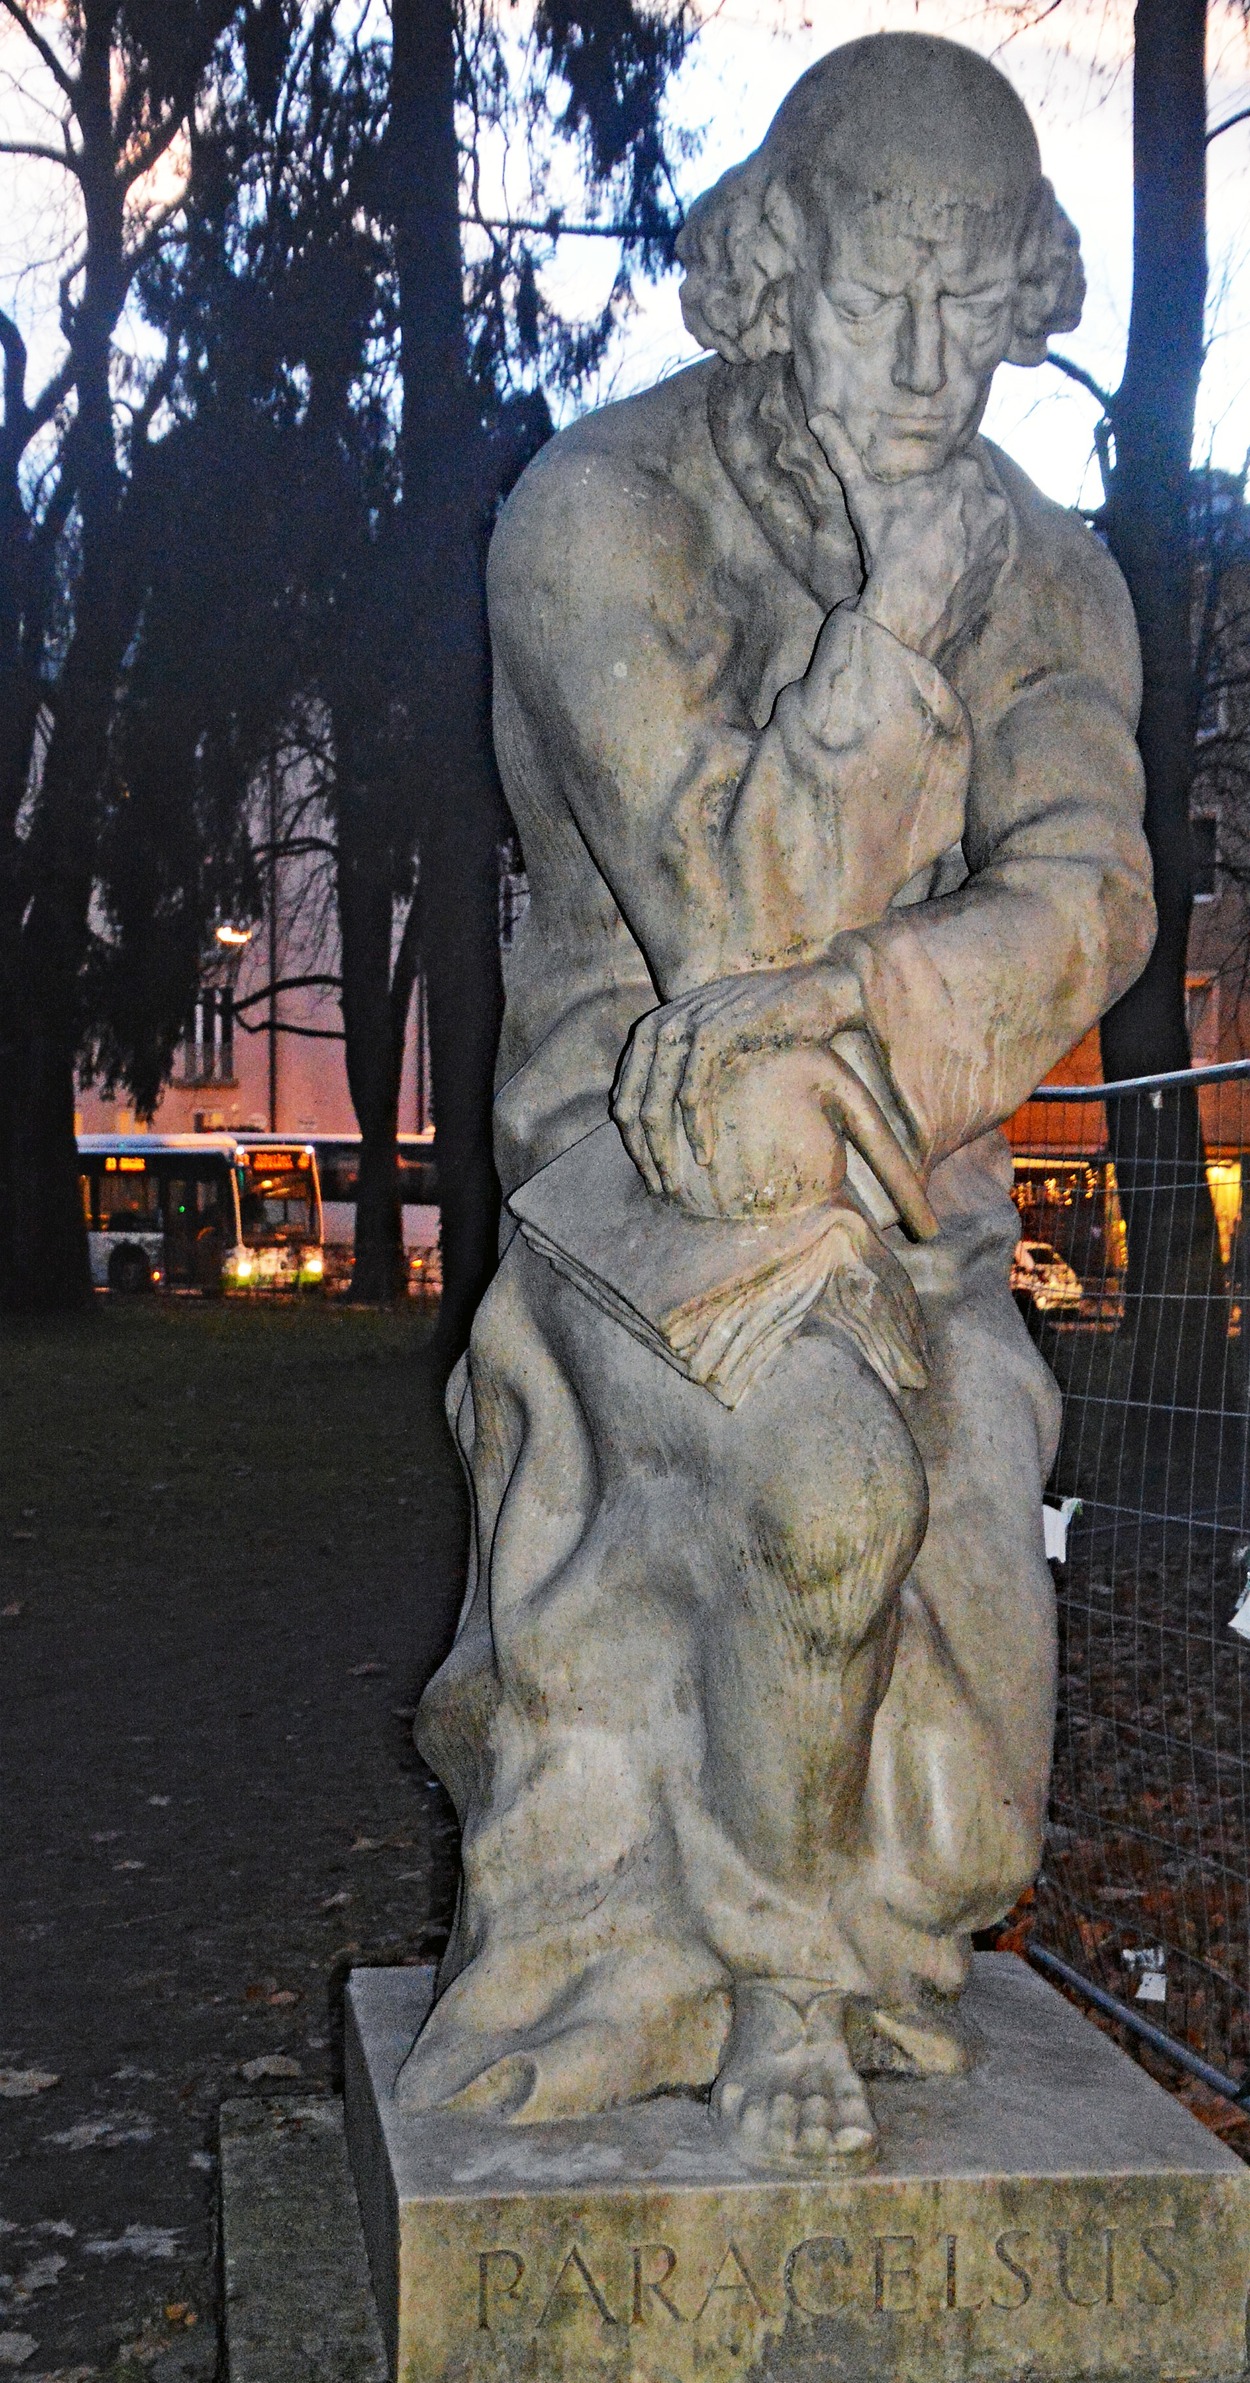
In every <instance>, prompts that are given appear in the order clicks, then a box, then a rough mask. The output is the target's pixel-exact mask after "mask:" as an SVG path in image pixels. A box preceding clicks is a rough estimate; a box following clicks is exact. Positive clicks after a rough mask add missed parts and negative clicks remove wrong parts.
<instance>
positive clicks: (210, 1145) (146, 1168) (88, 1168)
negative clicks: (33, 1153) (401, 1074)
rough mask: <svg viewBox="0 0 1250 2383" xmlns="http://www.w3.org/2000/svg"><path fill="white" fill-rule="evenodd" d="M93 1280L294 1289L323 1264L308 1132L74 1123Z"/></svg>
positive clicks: (128, 1287) (139, 1286)
mask: <svg viewBox="0 0 1250 2383" xmlns="http://www.w3.org/2000/svg"><path fill="white" fill-rule="evenodd" d="M78 1157H79V1169H80V1178H81V1184H82V1201H83V1215H84V1219H85V1221H86V1226H87V1240H88V1246H89V1248H90V1252H91V1279H92V1282H93V1283H94V1284H95V1286H96V1288H97V1289H98V1290H109V1291H147V1290H153V1289H164V1290H171V1291H172V1290H181V1291H294V1290H300V1289H303V1288H306V1287H309V1286H319V1285H320V1283H321V1279H322V1275H323V1271H324V1256H323V1249H322V1242H323V1231H322V1218H321V1188H320V1184H319V1181H318V1175H317V1154H316V1151H315V1150H314V1149H313V1147H312V1145H311V1143H308V1142H303V1141H291V1142H281V1143H277V1142H275V1143H267V1144H266V1145H265V1147H264V1148H254V1147H249V1146H248V1145H247V1144H245V1143H244V1142H242V1141H241V1140H239V1139H238V1137H237V1136H236V1135H234V1134H80V1135H79V1137H78Z"/></svg>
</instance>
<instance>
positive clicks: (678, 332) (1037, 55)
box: [560, 0, 1250, 504]
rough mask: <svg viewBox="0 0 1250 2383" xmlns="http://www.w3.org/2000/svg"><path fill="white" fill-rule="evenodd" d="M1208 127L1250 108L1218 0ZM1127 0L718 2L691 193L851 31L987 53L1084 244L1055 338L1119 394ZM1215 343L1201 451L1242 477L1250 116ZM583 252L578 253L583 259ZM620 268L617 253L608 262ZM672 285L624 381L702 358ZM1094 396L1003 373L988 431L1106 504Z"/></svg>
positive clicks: (1219, 145) (748, 143)
mask: <svg viewBox="0 0 1250 2383" xmlns="http://www.w3.org/2000/svg"><path fill="white" fill-rule="evenodd" d="M1211 19H1212V30H1211V40H1210V46H1209V72H1210V121H1211V122H1212V123H1219V122H1222V120H1223V119H1224V117H1225V116H1227V115H1231V114H1232V113H1233V112H1234V111H1235V109H1237V108H1238V107H1242V106H1245V105H1247V104H1250V42H1248V41H1247V37H1246V34H1245V32H1244V31H1243V29H1242V25H1241V21H1240V17H1239V15H1238V13H1237V12H1236V10H1234V9H1232V8H1229V7H1228V6H1227V5H1226V4H1225V0H1212V9H1211ZM1131 22H1132V8H1131V0H1058V5H1057V6H1051V7H1048V6H1047V5H1046V0H1015V4H1013V0H991V4H990V5H988V6H987V5H984V4H982V0H723V5H722V6H721V7H719V8H717V9H716V10H715V12H714V13H713V12H711V11H709V12H708V14H707V16H706V21H705V25H704V30H703V33H702V35H701V37H700V41H699V43H698V45H697V51H696V54H695V57H694V59H693V61H692V62H691V64H690V65H689V66H688V67H687V69H686V71H685V74H684V76H683V81H682V87H681V88H680V89H679V91H678V93H677V95H676V111H675V112H677V113H679V114H680V117H681V119H682V120H683V121H684V122H686V123H690V124H700V125H702V126H704V127H705V133H704V141H703V147H702V151H701V153H700V155H699V157H698V159H697V160H696V161H695V162H694V163H693V164H692V165H691V166H688V167H687V168H686V178H687V179H686V187H685V188H684V190H683V197H687V198H688V197H692V196H693V195H694V194H695V192H696V191H698V190H700V189H702V188H704V187H705V186H706V185H707V184H708V183H709V182H711V181H714V180H715V178H716V176H717V175H718V174H719V173H720V172H721V171H722V170H723V169H724V167H725V166H727V165H729V164H731V163H732V162H733V161H734V160H735V159H736V158H738V157H742V156H744V155H745V154H746V153H747V151H748V150H750V149H753V148H754V147H755V146H756V144H757V142H758V141H759V140H760V139H761V138H762V136H763V134H764V132H765V130H766V129H767V126H768V123H769V120H770V118H771V116H772V114H773V112H774V110H775V108H776V107H777V105H778V103H779V102H780V100H781V99H782V97H783V96H784V94H785V92H786V91H787V90H788V89H789V87H790V85H791V83H793V82H794V81H795V80H796V78H797V77H798V76H799V75H800V74H801V73H802V71H803V69H804V68H805V67H806V66H808V65H809V64H810V63H811V61H812V60H813V59H814V58H817V57H819V56H820V55H821V54H822V52H823V51H825V50H829V49H832V48H834V47H835V46H836V44H837V43H838V42H840V41H849V40H852V39H853V38H854V37H855V36H856V35H857V34H860V33H870V32H879V31H899V32H901V31H906V30H918V31H921V32H933V33H943V34H946V35H947V36H948V37H950V38H952V39H954V40H959V41H966V42H967V43H968V44H969V46H970V47H971V48H974V49H977V50H980V51H982V52H983V53H984V54H985V55H986V56H989V57H992V58H993V59H994V60H995V62H996V63H997V64H998V65H999V66H1001V68H1002V69H1003V71H1004V72H1005V73H1006V74H1007V75H1008V76H1009V77H1010V78H1011V80H1012V81H1013V82H1014V83H1015V85H1016V88H1017V89H1018V90H1019V92H1020V94H1021V96H1022V98H1023V99H1024V100H1025V102H1026V104H1027V105H1028V107H1029V109H1030V112H1031V114H1032V116H1033V119H1034V122H1035V124H1036V126H1037V130H1038V135H1039V139H1040V142H1041V150H1042V161H1043V164H1044V167H1045V170H1046V172H1047V173H1048V174H1049V175H1050V178H1051V180H1052V182H1053V183H1054V185H1055V189H1056V191H1057V193H1058V196H1059V199H1060V201H1061V203H1062V205H1063V206H1064V207H1065V208H1066V209H1067V212H1068V214H1069V215H1070V216H1071V217H1072V219H1073V221H1074V222H1075V223H1076V225H1077V228H1078V230H1079V231H1080V234H1081V240H1082V248H1083V253H1084V258H1085V269H1086V273H1087V275H1088V279H1089V298H1088V301H1087V304H1086V312H1085V319H1084V321H1083V323H1082V325H1081V327H1080V329H1079V331H1077V332H1075V333H1073V334H1072V335H1071V337H1069V338H1068V339H1066V340H1062V341H1060V342H1058V343H1057V344H1058V345H1059V346H1060V347H1061V348H1062V349H1063V350H1064V351H1065V353H1067V354H1069V355H1071V356H1072V357H1074V358H1075V359H1076V360H1077V361H1078V362H1079V363H1081V364H1084V365H1085V366H1086V368H1087V369H1088V370H1089V371H1091V372H1092V373H1093V374H1094V376H1095V378H1096V379H1098V380H1099V381H1100V382H1101V383H1102V384H1103V386H1111V387H1114V385H1115V383H1116V381H1117V379H1118V377H1119V373H1120V368H1121V365H1122V362H1123V352H1124V338H1125V333H1126V330H1127V327H1128V307H1129V292H1130V263H1131V249H1130V242H1131V227H1132V218H1131V204H1132V189H1131V147H1130V141H1131V108H1130V102H1131V93H1130V67H1129V63H1128V62H1129V57H1130V51H1131V40H1130V33H1131ZM1210 161H1211V207H1210V253H1211V306H1210V337H1211V351H1210V358H1209V362H1208V365H1207V371H1206V376H1205V380H1204V386H1203V394H1202V405H1201V414H1200V425H1199V441H1198V445H1199V452H1201V453H1207V452H1210V453H1211V454H1212V456H1213V457H1214V460H1215V461H1216V462H1218V463H1221V464H1224V465H1226V466H1229V467H1230V468H1232V469H1235V470H1239V469H1240V468H1241V466H1242V464H1243V462H1244V461H1245V457H1246V452H1247V449H1248V448H1250V123H1247V124H1243V125H1238V126H1237V127H1236V128H1235V129H1234V130H1233V131H1230V132H1228V133H1226V134H1224V135H1223V136H1222V138H1220V139H1219V140H1217V141H1216V142H1214V143H1213V144H1212V147H1211V150H1210ZM592 247H593V248H595V249H598V248H599V247H600V244H599V243H598V242H594V243H591V242H587V241H573V240H569V241H566V242H564V243H563V252H564V253H563V255H562V257H561V261H560V274H561V278H562V279H563V277H564V275H565V274H567V275H568V279H569V283H570V285H572V286H584V287H586V288H589V287H591V286H592V285H593V284H594V283H595V282H596V281H602V283H603V284H604V285H606V281H607V280H608V279H610V274H611V264H610V262H609V258H608V257H606V256H604V255H602V254H600V255H599V256H598V257H596V258H593V259H592V258H588V257H587V255H586V253H585V252H586V251H587V250H588V249H590V248H592ZM574 251H579V252H580V253H579V254H576V255H574V254H573V252H574ZM613 261H614V256H613ZM694 352H695V350H694V346H693V342H692V341H691V340H690V339H689V338H688V336H687V334H686V332H685V330H684V329H683V326H682V323H681V315H680V310H679V308H678V304H677V282H676V278H675V277H674V278H673V279H671V280H670V281H668V282H667V283H665V284H664V285H662V286H661V288H660V289H658V290H656V291H655V292H653V293H649V294H648V297H647V299H646V302H645V304H644V306H643V307H642V309H641V310H640V312H639V314H638V316H637V317H636V318H635V320H634V322H633V323H632V325H631V327H630V330H629V332H628V334H627V336H626V338H625V340H624V341H623V343H622V347H621V350H620V353H619V355H618V356H617V358H616V359H615V367H616V370H615V388H616V390H617V392H618V393H620V394H624V393H625V391H627V390H628V389H630V388H636V387H638V386H640V385H641V384H642V383H644V382H646V381H648V380H653V379H656V378H657V377H658V376H659V375H660V373H662V372H663V371H665V370H666V369H671V368H672V367H673V366H674V365H675V364H676V363H678V362H684V361H686V360H688V359H689V358H691V357H692V356H693V354H694ZM1095 415H1096V407H1095V405H1094V403H1093V401H1092V400H1091V399H1090V398H1089V397H1087V396H1086V395H1085V394H1084V392H1083V391H1081V390H1078V389H1076V388H1075V387H1074V386H1073V385H1072V384H1071V383H1070V382H1066V381H1064V380H1063V379H1062V378H1061V376H1060V375H1059V374H1058V373H1057V372H1055V371H1054V370H1053V369H1049V368H1047V367H1045V366H1043V367H1041V368H1040V369H1038V370H1036V371H1024V370H1017V369H1015V368H1012V367H1010V366H1007V367H1004V368H1003V370H1002V371H1001V372H1000V374H999V376H998V381H997V383H996V386H995V392H994V396H993V398H992V399H991V407H990V414H989V416H988V417H987V422H986V428H987V430H988V431H989V432H990V434H991V436H993V437H995V438H997V439H998V440H999V441H1000V442H1001V444H1002V445H1004V446H1005V447H1007V448H1008V449H1009V450H1010V452H1011V453H1012V454H1013V455H1014V456H1015V457H1016V458H1017V460H1018V461H1019V462H1020V463H1022V464H1023V465H1024V467H1025V469H1026V470H1027V471H1029V472H1030V473H1031V474H1032V476H1033V478H1034V479H1035V480H1037V481H1038V482H1039V483H1040V484H1041V486H1042V487H1044V488H1045V489H1046V490H1047V491H1048V493H1049V494H1051V495H1052V496H1054V497H1056V498H1058V499H1059V500H1060V501H1062V502H1064V503H1066V504H1073V503H1075V502H1077V501H1078V500H1079V499H1084V500H1085V501H1088V502H1096V501H1097V497H1098V480H1097V469H1096V466H1095V464H1094V462H1093V459H1092V429H1093V423H1094V419H1095Z"/></svg>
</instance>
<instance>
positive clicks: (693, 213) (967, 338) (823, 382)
mask: <svg viewBox="0 0 1250 2383" xmlns="http://www.w3.org/2000/svg"><path fill="white" fill-rule="evenodd" d="M677 247H678V254H679V256H680V258H681V261H682V263H683V264H684V266H685V268H686V279H685V283H684V286H683V289H682V311H683V313H684V314H685V318H686V322H687V324H688V326H689V328H690V330H691V331H693V333H694V335H695V338H696V339H698V340H699V341H701V343H702V344H703V346H705V347H711V348H715V349H717V350H718V352H719V353H720V354H721V355H722V356H724V357H725V358H726V360H727V361H728V362H730V363H748V362H758V361H760V360H761V359H762V358H764V357H765V356H769V355H776V354H788V355H790V356H791V357H792V358H793V364H794V372H795V378H796V379H797V381H798V385H799V389H800V392H801V394H802V398H803V405H804V410H805V412H806V415H807V419H808V421H809V423H810V424H811V427H812V429H813V430H814V432H815V433H816V436H817V437H818V438H819V437H820V435H821V422H822V419H825V420H826V421H827V420H828V418H829V417H830V416H832V417H833V418H834V419H835V420H836V422H837V423H839V424H840V425H841V430H842V433H843V434H844V435H845V437H846V438H849V440H850V442H851V445H852V447H853V448H854V449H855V452H856V454H857V455H858V457H859V459H860V462H861V463H862V464H863V465H864V467H865V469H867V470H868V471H869V472H871V473H872V474H874V476H875V477H877V478H878V479H882V480H901V479H906V478H907V477H908V476H909V475H910V474H912V473H914V472H933V471H936V470H937V469H938V468H939V467H940V465H941V464H943V463H945V462H946V461H947V460H948V458H949V457H950V456H951V455H953V454H955V453H956V452H957V451H958V450H959V449H960V448H961V447H963V446H966V445H967V443H968V441H969V440H970V439H971V438H972V437H973V436H974V435H975V433H976V430H977V427H978V424H979V423H980V420H981V416H982V413H983V412H984V409H985V402H986V399H987V397H988V395H989V389H990V382H991V380H992V378H993V376H994V372H995V370H996V368H997V366H998V365H999V364H1001V363H1004V362H1008V363H1012V364H1040V363H1041V362H1042V360H1043V358H1044V356H1045V353H1046V343H1047V341H1048V339H1049V338H1050V337H1051V335H1052V334H1053V333H1054V332H1057V331H1070V330H1072V329H1073V327H1074V326H1075V324H1076V323H1077V322H1078V321H1079V319H1080V312H1081V303H1082V300H1083V298H1084V295H1085V279H1084V275H1083V273H1082V271H1081V260H1080V246H1079V242H1078V240H1077V235H1076V232H1075V230H1074V229H1073V227H1072V225H1071V224H1070V223H1069V221H1068V219H1067V217H1066V215H1065V214H1064V213H1063V210H1062V208H1061V207H1060V206H1059V203H1058V201H1057V200H1056V198H1055V194H1054V192H1053V190H1052V189H1051V187H1050V184H1049V182H1047V181H1046V180H1045V179H1044V177H1043V174H1042V170H1041V161H1040V158H1039V155H1038V148H1037V141H1036V139H1035V137H1034V133H1033V127H1032V125H1031V124H1030V122H1029V119H1028V116H1027V114H1026V113H1025V110H1024V107H1023V106H1022V104H1021V102H1020V100H1019V99H1017V97H1016V94H1015V92H1014V91H1013V90H1012V88H1011V85H1010V83H1009V82H1008V81H1007V80H1006V78H1005V76H1003V75H1001V74H999V72H998V71H997V69H996V68H995V67H993V66H990V65H989V64H987V62H986V60H985V59H984V58H980V57H978V56H977V55H976V53H975V51H973V50H968V49H964V48H963V47H962V46H961V45H960V44H958V43H956V42H950V41H939V40H937V39H935V38H933V37H932V36H930V35H928V34H923V33H875V34H870V35H869V36H868V37H867V38H866V39H864V40H862V41H852V42H848V43H847V44H846V46H845V48H843V49H838V50H831V51H830V53H829V55H828V56H827V57H825V58H821V59H820V60H819V61H818V62H817V64H816V65H815V66H813V67H810V68H809V70H808V72H807V73H806V74H805V75H803V76H802V78H801V80H800V81H799V82H797V83H796V84H795V87H794V89H793V90H792V91H791V92H790V94H789V96H788V98H787V99H786V100H785V101H784V102H783V104H782V106H781V108H780V109H779V110H778V113H777V115H776V117H775V118H774V120H773V123H772V125H771V127H770V129H769V131H768V133H767V135H766V137H765V139H764V141H763V143H762V144H761V146H760V147H759V148H758V149H757V150H756V151H755V154H754V156H752V157H749V158H747V160H746V161H745V163H744V164H742V165H740V166H735V167H734V168H733V169H732V170H731V171H730V172H729V173H727V174H724V175H722V177H721V179H720V181H719V182H718V183H716V184H715V186H714V187H713V188H712V189H711V190H709V191H706V192H705V193H704V195H703V197H702V198H701V199H698V200H697V201H696V203H695V205H694V206H693V207H692V208H691V210H690V214H689V216H688V218H687V220H686V224H685V227H684V229H683V231H682V233H681V236H680V238H679V240H678V243H677ZM829 443H830V445H831V448H832V445H833V444H834V442H832V441H831V442H829ZM831 460H832V453H831Z"/></svg>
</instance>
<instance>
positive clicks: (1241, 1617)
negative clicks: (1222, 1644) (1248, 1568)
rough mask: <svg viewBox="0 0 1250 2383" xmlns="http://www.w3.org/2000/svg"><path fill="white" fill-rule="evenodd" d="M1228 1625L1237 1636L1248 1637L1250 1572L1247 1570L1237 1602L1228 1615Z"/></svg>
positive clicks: (1249, 1626) (1249, 1633)
mask: <svg viewBox="0 0 1250 2383" xmlns="http://www.w3.org/2000/svg"><path fill="white" fill-rule="evenodd" d="M1228 1627H1229V1629H1230V1630H1235V1631H1236V1633H1237V1636H1238V1638H1250V1572H1247V1574H1246V1577H1245V1580H1244V1582H1243V1584H1242V1591H1241V1595H1240V1597H1239V1598H1238V1599H1237V1603H1236V1604H1235V1606H1234V1607H1233V1610H1232V1612H1231V1613H1230V1615H1229V1617H1228Z"/></svg>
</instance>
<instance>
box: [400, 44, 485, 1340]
mask: <svg viewBox="0 0 1250 2383" xmlns="http://www.w3.org/2000/svg"><path fill="white" fill-rule="evenodd" d="M391 26H392V35H393V58H392V77H391V122H390V131H389V136H388V137H389V145H390V155H389V167H390V176H391V192H392V199H391V205H392V213H393V221H394V225H395V241H396V257H397V262H398V268H399V285H400V324H401V356H402V371H403V391H404V411H403V436H402V456H403V491H404V495H403V515H404V524H405V539H406V553H407V581H408V602H409V608H410V610H409V617H410V620H411V624H412V645H413V652H412V680H411V700H412V704H413V728H414V732H415V733H414V748H415V754H416V766H417V768H418V769H419V771H420V776H421V795H422V809H421V817H422V833H421V886H422V915H423V921H424V930H425V931H424V939H423V943H424V948H423V959H424V965H425V969H426V977H427V984H428V990H429V1030H430V1062H431V1073H432V1079H433V1096H434V1123H435V1133H436V1141H437V1151H438V1181H439V1199H440V1205H441V1210H442V1248H443V1311H442V1319H441V1326H440V1334H441V1339H442V1344H443V1348H444V1351H445V1354H446V1355H447V1356H448V1357H449V1358H450V1357H453V1356H455V1355H456V1354H458V1352H459V1350H460V1349H461V1348H463V1346H464V1344H465V1341H466V1340H467V1337H468V1330H469V1325H470V1323H471V1321H472V1317H473V1311H474V1308H475V1307H476V1305H477V1302H478V1300H479V1299H480V1297H481V1295H482V1292H483V1291H484V1289H485V1287H486V1284H487V1283H488V1281H489V1280H490V1276H491V1274H492V1272H493V1270H494V1266H495V1261H496V1252H497V1235H498V1219H499V1186H498V1181H497V1179H496V1175H495V1168H494V1160H493V1157H492V1151H491V1124H490V1118H491V1098H492V1091H493V1076H494V1064H495V1051H496V1045H497V1043H498V1039H499V1022H500V1018H501V1015H502V1007H503V994H502V984H501V979H500V967H499V929H498V898H499V897H498V874H499V873H498V858H497V854H498V845H499V839H500V836H501V834H502V832H503V826H504V811H503V805H502V799H501V796H500V793H499V785H498V778H497V775H496V771H495V764H494V753H493V748H492V745H491V736H490V708H489V665H488V659H487V647H486V626H485V607H484V597H483V572H482V564H483V525H482V495H481V491H482V486H483V477H484V475H483V473H482V470H481V468H480V449H481V445H482V435H481V429H480V424H479V422H478V419H477V416H476V413H475V410H474V407H473V403H472V397H471V392H470V389H469V386H468V379H467V373H466V362H465V325H464V285H463V266H462V260H461V249H460V222H459V215H460V172H459V166H460V161H459V150H458V146H457V141H456V125H455V65H456V56H455V26H454V14H453V8H452V0H391Z"/></svg>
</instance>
